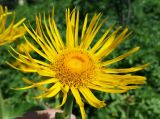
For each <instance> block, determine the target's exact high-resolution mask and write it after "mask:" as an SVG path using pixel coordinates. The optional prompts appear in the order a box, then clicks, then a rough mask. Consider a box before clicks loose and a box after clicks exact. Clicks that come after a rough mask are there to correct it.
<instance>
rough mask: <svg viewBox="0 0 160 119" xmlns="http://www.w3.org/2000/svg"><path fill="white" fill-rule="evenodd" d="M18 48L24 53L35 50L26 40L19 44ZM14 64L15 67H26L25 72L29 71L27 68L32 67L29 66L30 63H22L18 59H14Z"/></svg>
mask: <svg viewBox="0 0 160 119" xmlns="http://www.w3.org/2000/svg"><path fill="white" fill-rule="evenodd" d="M24 47H25V49H24ZM17 50H18V52H20V53H23V54H24V53H25V52H26V51H27V52H28V53H31V52H33V49H32V48H31V47H30V46H29V45H28V44H27V43H26V42H25V43H21V44H19V45H18V46H17ZM12 65H14V66H15V67H19V68H21V69H24V72H27V69H28V68H30V67H28V65H25V64H22V63H21V62H19V61H18V60H16V61H14V62H13V63H12Z"/></svg>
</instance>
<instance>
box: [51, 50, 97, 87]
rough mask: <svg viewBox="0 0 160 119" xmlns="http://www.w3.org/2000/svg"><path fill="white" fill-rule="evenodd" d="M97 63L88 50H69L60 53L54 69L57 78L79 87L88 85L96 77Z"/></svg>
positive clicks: (66, 83)
mask: <svg viewBox="0 0 160 119" xmlns="http://www.w3.org/2000/svg"><path fill="white" fill-rule="evenodd" d="M95 64H96V63H95V61H94V60H93V58H92V57H91V56H90V55H89V54H88V53H87V52H84V51H81V50H71V51H68V50H67V51H63V52H62V53H60V54H58V56H57V58H56V61H55V64H54V65H53V70H54V71H55V72H56V78H58V79H59V81H60V82H61V83H62V84H64V85H68V86H74V87H78V86H84V85H87V83H88V82H89V81H91V80H92V79H93V78H94V76H95V70H96V66H95Z"/></svg>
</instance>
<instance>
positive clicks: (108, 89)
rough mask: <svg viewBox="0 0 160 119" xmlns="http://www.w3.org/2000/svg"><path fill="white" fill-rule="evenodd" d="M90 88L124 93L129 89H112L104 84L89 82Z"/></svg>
mask: <svg viewBox="0 0 160 119" xmlns="http://www.w3.org/2000/svg"><path fill="white" fill-rule="evenodd" d="M88 88H90V89H94V90H98V91H102V92H106V93H124V92H126V91H127V90H121V89H116V88H115V89H114V88H113V89H112V88H107V87H103V86H98V85H94V84H88Z"/></svg>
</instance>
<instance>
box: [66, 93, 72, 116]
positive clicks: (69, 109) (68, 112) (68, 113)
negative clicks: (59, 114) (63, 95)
mask: <svg viewBox="0 0 160 119" xmlns="http://www.w3.org/2000/svg"><path fill="white" fill-rule="evenodd" d="M72 107H73V96H72V95H68V98H67V101H66V104H65V106H64V117H65V119H70V117H71V114H72Z"/></svg>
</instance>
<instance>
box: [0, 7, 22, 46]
mask: <svg viewBox="0 0 160 119" xmlns="http://www.w3.org/2000/svg"><path fill="white" fill-rule="evenodd" d="M11 14H13V19H12V21H11V23H10V25H9V26H6V21H7V20H8V19H7V18H8V16H9V15H11ZM24 20H25V19H24V18H23V19H21V20H20V21H18V22H17V23H16V24H14V22H15V13H11V12H8V9H7V7H5V8H4V9H3V7H2V6H1V5H0V46H1V45H4V44H6V43H11V42H13V41H14V40H16V39H17V38H19V37H21V36H23V35H24V33H25V29H24V27H19V25H20V24H21V23H22V22H23V21H24Z"/></svg>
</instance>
